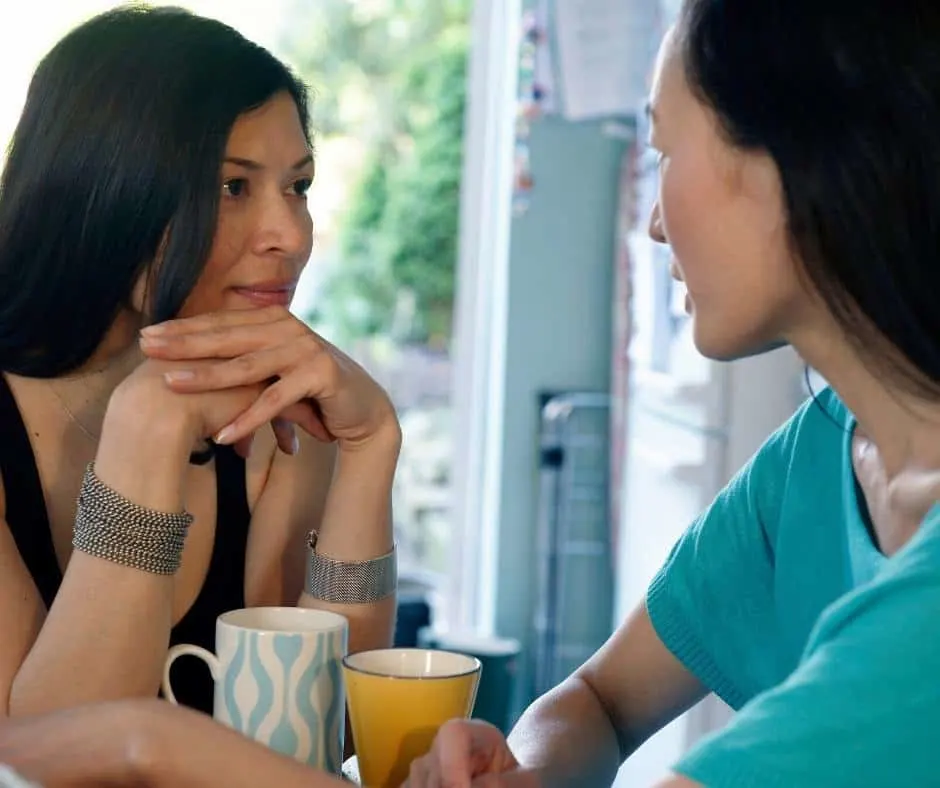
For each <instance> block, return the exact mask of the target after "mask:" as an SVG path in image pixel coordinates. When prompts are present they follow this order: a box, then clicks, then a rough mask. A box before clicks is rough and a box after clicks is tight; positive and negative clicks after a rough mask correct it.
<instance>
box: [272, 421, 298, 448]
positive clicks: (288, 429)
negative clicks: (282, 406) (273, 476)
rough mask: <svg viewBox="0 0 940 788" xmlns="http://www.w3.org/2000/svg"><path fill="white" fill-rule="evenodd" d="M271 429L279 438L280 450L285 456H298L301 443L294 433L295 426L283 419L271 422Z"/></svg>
mask: <svg viewBox="0 0 940 788" xmlns="http://www.w3.org/2000/svg"><path fill="white" fill-rule="evenodd" d="M271 429H272V430H273V431H274V437H275V438H277V445H278V448H279V449H280V450H281V451H282V452H284V453H285V454H291V455H293V454H297V452H298V451H300V443H299V442H298V440H297V433H296V432H295V431H294V425H293V424H291V422H289V421H287V420H286V419H283V418H276V419H272V420H271Z"/></svg>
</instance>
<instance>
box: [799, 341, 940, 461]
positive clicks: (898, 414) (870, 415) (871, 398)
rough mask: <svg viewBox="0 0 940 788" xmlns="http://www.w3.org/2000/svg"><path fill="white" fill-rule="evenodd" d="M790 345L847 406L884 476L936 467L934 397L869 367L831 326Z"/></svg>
mask: <svg viewBox="0 0 940 788" xmlns="http://www.w3.org/2000/svg"><path fill="white" fill-rule="evenodd" d="M791 344H792V345H793V347H794V348H795V349H796V351H797V352H798V353H799V354H800V356H802V358H803V359H804V360H805V361H806V362H807V363H808V364H809V365H810V366H812V367H813V368H814V369H815V370H816V371H818V372H819V373H820V374H821V375H822V376H823V377H824V378H825V379H826V381H827V382H828V383H829V384H830V385H831V386H832V388H833V389H834V390H835V391H836V392H837V393H838V395H839V397H840V398H841V399H842V401H843V402H844V403H845V405H846V407H847V408H848V409H849V410H850V411H852V413H853V415H854V416H855V418H856V419H857V421H858V426H859V428H860V430H861V431H862V432H863V433H864V434H865V435H867V436H868V438H870V439H871V440H872V441H873V442H874V444H875V445H876V446H877V447H878V451H879V452H880V454H881V458H882V461H883V463H884V467H885V471H886V472H887V475H888V478H889V479H890V478H894V477H896V476H897V475H898V474H900V473H901V472H902V471H905V470H915V469H916V470H927V469H931V470H933V469H940V402H938V401H931V400H928V399H925V398H923V397H918V396H916V395H914V394H911V393H909V392H907V391H905V390H904V389H903V388H902V387H901V386H898V385H895V384H893V383H892V381H891V380H889V378H888V375H886V374H884V373H881V372H879V371H878V370H876V369H875V370H873V369H870V368H869V367H868V366H866V364H865V363H864V362H863V361H862V359H861V358H860V357H859V354H858V352H857V350H856V349H855V348H854V347H853V346H852V344H851V343H850V342H849V341H848V340H847V339H846V337H845V336H844V333H843V332H842V331H841V330H839V329H837V328H835V327H833V326H829V327H827V330H816V331H804V332H802V333H800V334H799V335H794V336H792V337H791Z"/></svg>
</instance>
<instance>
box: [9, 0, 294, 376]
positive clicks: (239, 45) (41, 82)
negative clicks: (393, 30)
mask: <svg viewBox="0 0 940 788" xmlns="http://www.w3.org/2000/svg"><path fill="white" fill-rule="evenodd" d="M281 91H286V92H287V93H289V94H290V95H291V96H292V98H293V100H294V101H295V103H296V104H297V109H298V112H299V114H300V118H301V122H302V123H303V125H304V132H305V134H306V136H307V141H308V143H309V142H310V131H309V126H308V125H307V124H308V114H307V94H306V91H305V89H304V86H303V85H302V84H301V83H300V82H299V81H298V80H297V79H296V78H295V77H294V76H293V75H292V74H291V72H290V71H289V70H288V68H287V67H286V66H285V65H284V64H282V63H281V62H280V61H278V60H277V59H276V58H275V57H274V56H273V55H271V54H270V53H269V52H267V51H266V50H265V49H263V48H261V47H260V46H257V45H256V44H254V43H252V42H250V41H248V40H247V39H245V38H244V37H243V36H242V35H241V34H239V33H238V32H237V31H235V30H233V29H232V28H230V27H228V26H227V25H224V24H222V23H221V22H218V21H215V20H211V19H205V18H202V17H198V16H195V15H193V14H191V13H190V12H188V11H184V10H182V9H177V8H146V7H139V6H134V7H124V8H120V9H117V10H113V11H110V12H107V13H104V14H101V15H100V16H97V17H95V18H93V19H91V20H90V21H88V22H86V23H85V24H83V25H81V26H80V27H78V28H76V29H75V30H73V31H72V32H70V33H69V34H68V35H67V36H65V38H63V39H62V40H61V41H60V42H59V43H58V44H57V45H56V46H55V47H54V48H53V49H52V50H51V51H50V52H49V54H48V55H46V57H45V58H44V59H43V60H42V62H41V63H40V65H39V67H38V69H37V70H36V73H35V75H34V76H33V79H32V82H31V84H30V87H29V92H28V94H27V99H26V106H25V108H24V110H23V114H22V117H21V118H20V121H19V124H18V125H17V128H16V132H15V134H14V137H13V142H12V145H11V147H10V149H9V155H8V159H7V164H6V169H5V171H4V173H3V178H2V182H0V369H2V370H5V371H8V372H14V373H18V374H22V375H29V376H34V377H51V376H55V375H60V374H63V373H66V372H68V371H70V370H73V369H75V368H76V367H78V366H79V365H81V364H82V363H83V362H84V361H86V360H87V359H88V358H89V357H90V356H91V354H92V353H93V352H94V350H95V349H96V348H97V347H98V345H99V344H100V343H101V341H102V339H103V338H104V336H105V333H106V332H107V330H108V328H109V327H110V326H111V324H112V323H113V321H114V319H115V318H116V316H117V315H118V313H119V311H120V310H121V308H122V307H124V306H126V305H127V304H128V303H129V299H130V295H131V293H132V291H133V288H134V285H135V283H136V282H137V281H138V280H139V278H140V276H141V275H142V274H143V273H144V272H146V271H147V270H148V266H150V264H151V263H152V262H153V261H154V260H155V258H157V256H158V252H159V258H160V262H159V265H156V266H153V267H152V268H153V269H155V270H152V271H151V274H152V276H151V278H150V283H149V285H150V286H149V296H150V303H151V304H152V307H153V314H152V318H153V319H154V320H163V319H166V318H169V317H172V316H173V315H174V314H176V313H177V312H178V311H179V309H180V307H181V306H182V304H183V302H184V301H185V299H186V297H187V296H188V294H189V293H190V291H191V290H192V288H193V286H194V285H195V283H196V281H197V279H198V278H199V275H200V273H201V272H202V269H203V267H204V265H205V262H206V259H207V257H208V255H209V252H210V250H211V246H212V240H213V236H214V234H215V229H216V221H217V214H218V205H219V202H218V201H219V193H220V187H221V184H220V182H219V172H220V167H221V163H222V159H223V157H224V153H225V145H226V142H227V139H228V135H229V132H230V130H231V128H232V125H233V123H234V122H235V119H236V118H237V117H238V116H239V115H240V114H242V113H244V112H246V111H247V110H250V109H253V108H255V107H258V106H260V105H261V104H263V103H265V102H266V101H267V100H268V99H270V98H271V97H272V96H273V95H274V94H276V93H278V92H281Z"/></svg>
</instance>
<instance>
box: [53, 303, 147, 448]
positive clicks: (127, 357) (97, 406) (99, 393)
mask: <svg viewBox="0 0 940 788" xmlns="http://www.w3.org/2000/svg"><path fill="white" fill-rule="evenodd" d="M139 329H140V321H139V319H138V318H137V317H136V316H135V315H133V314H132V313H130V312H128V311H122V312H121V314H119V315H118V317H117V319H116V320H115V321H114V323H113V324H112V326H111V328H110V329H108V333H107V334H106V335H105V338H104V340H102V342H101V344H100V345H98V348H97V349H96V350H95V352H94V353H93V354H92V356H91V357H90V358H89V359H88V360H87V361H86V362H85V363H84V364H82V365H81V366H80V367H79V368H78V369H75V370H73V371H72V372H70V373H69V374H68V375H63V376H62V377H59V378H54V379H52V380H50V381H49V385H50V386H52V387H53V391H54V392H55V394H56V396H57V397H59V398H60V399H61V400H62V402H63V404H64V405H65V407H66V408H67V410H68V412H69V414H70V415H71V416H72V417H73V418H75V419H77V420H79V421H80V424H81V427H82V428H83V429H84V430H87V431H88V432H90V433H93V434H94V435H100V433H101V424H102V422H103V421H104V414H105V411H106V410H107V407H108V402H109V401H110V399H111V394H112V393H113V392H114V389H116V388H117V386H118V385H119V384H120V383H121V381H123V380H124V379H125V378H126V377H127V376H128V375H129V374H130V373H131V372H133V371H134V369H136V368H137V367H138V366H139V365H140V363H141V362H142V361H143V354H142V353H141V352H140V347H139V345H138V343H137V332H138V331H139Z"/></svg>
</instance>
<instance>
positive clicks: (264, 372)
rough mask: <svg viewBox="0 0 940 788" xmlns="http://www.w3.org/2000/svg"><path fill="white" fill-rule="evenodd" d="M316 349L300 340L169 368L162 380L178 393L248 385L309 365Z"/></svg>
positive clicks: (313, 342)
mask: <svg viewBox="0 0 940 788" xmlns="http://www.w3.org/2000/svg"><path fill="white" fill-rule="evenodd" d="M319 350H320V349H319V347H318V346H317V345H316V344H315V341H314V340H308V339H306V338H303V337H302V338H298V339H297V340H295V341H290V342H287V343H283V344H279V345H275V346H274V347H266V348H264V349H262V350H256V351H253V352H250V353H245V354H244V355H241V356H238V357H236V358H230V359H227V360H225V361H214V362H211V363H208V364H200V365H196V366H193V367H191V368H186V369H172V370H169V371H168V372H165V373H164V375H163V377H164V380H165V381H166V383H167V385H168V386H169V387H170V388H171V389H173V390H174V391H178V392H180V393H192V392H198V391H220V390H222V389H229V388H237V387H239V386H250V385H254V384H256V383H265V382H267V381H269V380H271V379H272V378H276V377H280V376H282V375H283V374H284V372H285V370H288V369H290V368H292V367H295V366H297V365H298V364H299V363H301V362H302V361H306V362H308V363H309V361H310V360H311V358H312V357H313V356H315V355H316V353H317V352H318V351H319Z"/></svg>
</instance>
